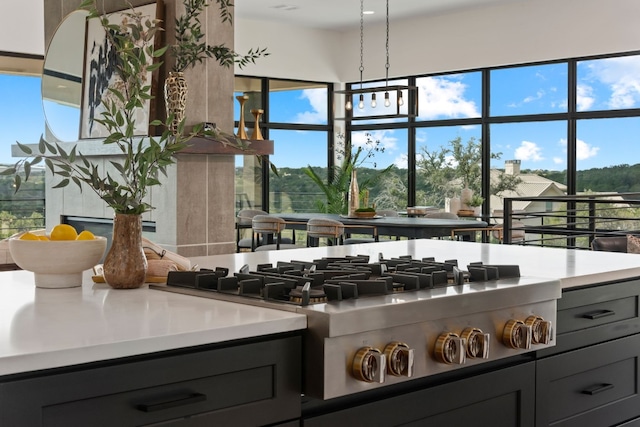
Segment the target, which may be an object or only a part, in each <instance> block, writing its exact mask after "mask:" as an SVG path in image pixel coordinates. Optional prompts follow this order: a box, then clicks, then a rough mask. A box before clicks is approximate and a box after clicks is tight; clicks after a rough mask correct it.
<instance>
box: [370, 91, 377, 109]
mask: <svg viewBox="0 0 640 427" xmlns="http://www.w3.org/2000/svg"><path fill="white" fill-rule="evenodd" d="M377 106H378V103H377V102H376V94H375V93H372V94H371V108H376V107H377Z"/></svg>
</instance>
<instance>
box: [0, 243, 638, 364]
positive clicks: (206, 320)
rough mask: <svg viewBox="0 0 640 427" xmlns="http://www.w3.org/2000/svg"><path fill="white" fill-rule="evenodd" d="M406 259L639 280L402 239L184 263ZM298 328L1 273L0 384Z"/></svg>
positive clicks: (556, 256) (588, 264) (585, 262)
mask: <svg viewBox="0 0 640 427" xmlns="http://www.w3.org/2000/svg"><path fill="white" fill-rule="evenodd" d="M380 253H382V254H383V255H384V257H385V258H391V257H397V256H401V255H411V256H412V257H414V258H422V257H429V256H433V257H435V259H436V261H444V260H448V259H457V260H458V262H459V265H460V266H462V267H463V268H465V267H466V265H467V264H468V263H470V262H476V261H482V262H483V263H485V264H518V265H520V270H521V274H522V275H523V276H534V277H540V278H552V279H558V280H560V283H561V286H562V288H563V289H565V290H566V289H568V288H571V287H575V286H586V285H591V284H598V283H603V282H609V281H616V280H624V279H629V278H633V277H640V255H634V254H621V253H608V252H592V251H577V250H565V249H556V248H538V247H527V246H516V245H513V246H511V245H498V244H482V243H471V242H453V241H446V240H404V241H397V242H396V241H393V242H381V243H376V244H360V245H346V246H334V247H329V248H327V247H323V248H307V249H296V250H280V251H266V252H256V253H241V254H228V255H218V256H211V257H197V258H192V261H193V262H194V263H197V264H198V265H199V266H200V267H208V268H213V267H228V268H229V269H230V270H231V271H232V272H235V271H238V270H239V269H240V267H241V266H242V265H244V264H249V266H250V268H251V269H255V267H256V265H257V264H261V263H273V264H275V263H277V261H290V260H292V259H298V260H312V259H314V258H319V257H322V256H343V255H348V254H351V255H369V256H371V257H372V260H375V259H377V258H378V254H380ZM304 328H306V318H305V316H304V315H300V314H294V313H291V312H288V311H279V310H272V309H266V308H260V307H254V306H249V305H242V304H234V303H229V302H224V301H216V300H212V299H205V298H198V297H192V296H187V295H181V294H176V293H170V292H162V291H157V290H152V289H148V288H146V287H144V288H140V289H134V290H115V289H111V288H110V287H109V286H108V285H104V284H94V283H93V282H92V281H91V280H90V277H89V275H88V273H87V276H86V277H85V284H84V286H83V287H81V288H70V289H37V288H35V286H34V284H33V274H32V273H30V272H27V271H12V272H2V273H0V376H1V375H7V374H13V373H20V372H26V371H34V370H40V369H47V368H55V367H61V366H68V365H75V364H80V363H86V362H94V361H100V360H108V359H115V358H119V357H126V356H132V355H139V354H147V353H153V352H159V351H164V350H171V349H177V348H185V347H190V346H197V345H202V344H208V343H220V342H225V341H230V340H235V339H241V338H248V337H256V336H262V335H268V334H274V333H280V332H286V331H294V330H300V329H304Z"/></svg>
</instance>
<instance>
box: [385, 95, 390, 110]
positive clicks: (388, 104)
mask: <svg viewBox="0 0 640 427" xmlns="http://www.w3.org/2000/svg"><path fill="white" fill-rule="evenodd" d="M384 106H385V107H390V106H391V101H390V100H389V92H385V93H384Z"/></svg>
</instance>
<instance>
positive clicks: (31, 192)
mask: <svg viewBox="0 0 640 427" xmlns="http://www.w3.org/2000/svg"><path fill="white" fill-rule="evenodd" d="M40 82H41V79H40V78H39V77H30V76H19V75H12V74H0V100H2V101H3V102H0V129H2V131H1V132H0V164H2V165H13V164H14V163H15V162H16V161H17V160H18V159H17V158H14V157H12V156H11V146H12V145H14V144H15V143H16V141H19V142H21V143H25V144H35V143H37V142H38V141H39V140H40V136H41V135H42V134H43V133H44V115H43V113H42V97H41V95H40ZM44 191H45V182H44V168H43V167H40V168H34V170H33V171H32V173H31V177H30V178H29V181H27V182H25V183H23V184H22V186H21V189H20V191H19V192H18V193H16V192H15V188H14V186H13V178H12V177H11V176H1V177H0V218H1V221H0V222H1V223H0V238H5V237H8V236H10V235H12V234H13V233H16V232H18V231H21V230H24V229H33V228H43V227H44Z"/></svg>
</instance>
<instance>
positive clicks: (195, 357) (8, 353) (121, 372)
mask: <svg viewBox="0 0 640 427" xmlns="http://www.w3.org/2000/svg"><path fill="white" fill-rule="evenodd" d="M1 275H2V277H1V280H0V283H1V285H0V425H2V426H18V425H19V426H31V425H34V426H36V425H93V426H97V425H130V424H146V423H152V422H159V421H165V420H167V419H183V418H185V417H187V416H189V415H190V414H192V413H196V414H205V413H212V414H213V415H212V416H211V418H207V417H206V416H202V422H203V423H205V422H206V423H209V422H212V420H214V421H215V420H217V421H219V420H221V419H225V418H227V417H228V416H231V415H230V414H233V408H234V407H236V409H237V411H236V412H237V413H236V414H235V415H233V416H235V417H236V419H238V425H242V424H245V425H251V424H255V419H256V418H255V417H258V419H261V420H262V419H266V420H273V421H280V420H282V419H288V418H297V417H298V416H299V413H300V405H299V395H300V373H299V363H300V362H299V356H300V342H299V341H300V337H299V331H300V330H302V329H304V328H305V327H306V318H305V317H304V316H302V315H298V314H294V313H287V312H282V311H277V310H269V309H263V308H257V307H251V306H244V305H238V304H232V303H228V302H223V301H207V300H203V299H198V298H192V297H187V296H184V295H176V294H170V293H165V292H157V291H153V290H150V289H148V287H143V288H140V289H132V290H114V289H111V288H110V287H109V286H108V285H105V284H94V283H93V282H92V280H91V277H90V276H89V275H88V272H87V274H86V275H85V277H84V284H83V286H82V287H76V288H67V289H39V288H35V287H34V285H33V273H31V272H27V271H12V272H3V273H1ZM256 354H261V355H262V356H261V357H260V358H258V359H255V355H256ZM253 359H255V360H253ZM280 365H284V366H282V367H280ZM275 367H279V368H278V370H277V372H275ZM247 377H249V378H247ZM247 381H248V383H247ZM243 382H244V383H245V385H246V384H253V386H254V388H255V392H254V393H248V392H246V390H244V385H242V386H240V384H242V383H243ZM234 383H238V386H236V387H233V384H234ZM194 388H197V389H198V390H200V391H202V390H208V392H207V393H206V394H203V393H199V394H194V393H191V392H190V391H189V390H192V389H194ZM276 393H277V395H276ZM118 400H126V401H127V402H128V403H129V406H131V405H130V402H131V401H135V402H137V403H136V405H135V407H132V408H130V409H131V410H130V411H129V413H127V411H124V412H119V411H117V410H114V409H113V408H116V407H118V404H119V402H118ZM292 400H293V402H292ZM261 402H262V403H261ZM268 407H272V408H273V409H269V408H268ZM252 410H255V411H261V412H260V415H259V416H258V415H256V412H252ZM96 411H97V412H96ZM216 413H217V414H218V415H215V414H216ZM238 413H239V414H238ZM243 414H244V415H243ZM96 415H98V418H99V419H98V420H96V419H95V418H96ZM214 415H215V416H214ZM250 415H252V416H253V417H254V419H253V421H245V419H246V418H250ZM70 423H71V424H70Z"/></svg>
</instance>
